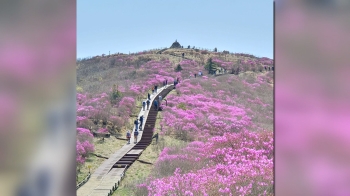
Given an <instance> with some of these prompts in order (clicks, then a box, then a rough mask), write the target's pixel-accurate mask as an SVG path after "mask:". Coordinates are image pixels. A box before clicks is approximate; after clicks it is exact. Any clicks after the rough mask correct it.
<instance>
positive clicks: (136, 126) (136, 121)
mask: <svg viewBox="0 0 350 196" xmlns="http://www.w3.org/2000/svg"><path fill="white" fill-rule="evenodd" d="M134 124H135V130H137V128H138V127H139V120H138V119H137V118H136V120H135V121H134Z"/></svg>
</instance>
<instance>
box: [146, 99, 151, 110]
mask: <svg viewBox="0 0 350 196" xmlns="http://www.w3.org/2000/svg"><path fill="white" fill-rule="evenodd" d="M149 100H150V99H147V102H146V103H147V110H149V104H150V103H151V102H150V101H149Z"/></svg>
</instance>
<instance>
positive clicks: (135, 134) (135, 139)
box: [134, 128, 139, 144]
mask: <svg viewBox="0 0 350 196" xmlns="http://www.w3.org/2000/svg"><path fill="white" fill-rule="evenodd" d="M138 135H139V132H138V131H137V128H136V129H135V131H134V144H136V143H137V136H138Z"/></svg>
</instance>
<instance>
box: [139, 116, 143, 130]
mask: <svg viewBox="0 0 350 196" xmlns="http://www.w3.org/2000/svg"><path fill="white" fill-rule="evenodd" d="M142 124H143V115H142V116H140V131H142Z"/></svg>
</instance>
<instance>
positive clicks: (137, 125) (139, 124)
mask: <svg viewBox="0 0 350 196" xmlns="http://www.w3.org/2000/svg"><path fill="white" fill-rule="evenodd" d="M178 82H179V78H177V79H174V86H175V85H176V84H177V83H178ZM166 85H168V80H165V81H164V82H163V86H166ZM157 90H158V86H157V85H155V86H154V87H152V94H154V93H156V92H157ZM162 100H163V97H162V95H159V97H158V100H156V99H155V100H154V102H153V104H154V110H155V111H158V110H161V107H160V104H161V102H162ZM164 100H165V102H166V105H168V103H167V100H166V99H164ZM150 104H151V94H150V93H148V95H147V100H145V101H143V102H142V109H143V111H145V109H146V106H147V110H149V109H150V108H149V106H150ZM143 120H144V117H143V115H141V116H140V118H139V119H138V118H137V119H136V120H135V121H134V125H135V131H134V144H136V143H137V136H138V135H139V131H142V125H143ZM126 138H127V139H128V144H130V139H131V132H130V130H128V131H127V133H126Z"/></svg>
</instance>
